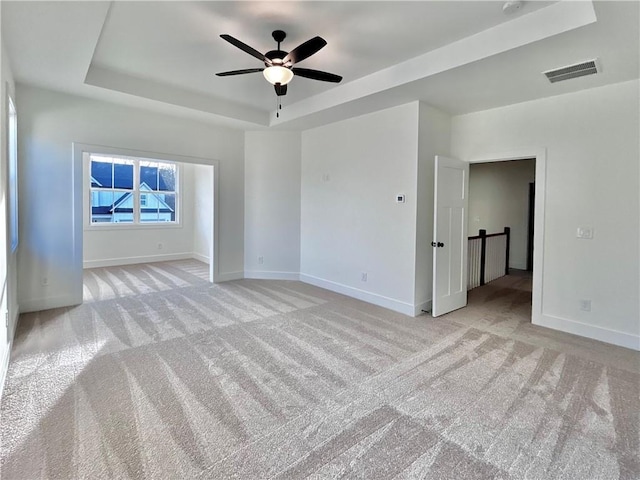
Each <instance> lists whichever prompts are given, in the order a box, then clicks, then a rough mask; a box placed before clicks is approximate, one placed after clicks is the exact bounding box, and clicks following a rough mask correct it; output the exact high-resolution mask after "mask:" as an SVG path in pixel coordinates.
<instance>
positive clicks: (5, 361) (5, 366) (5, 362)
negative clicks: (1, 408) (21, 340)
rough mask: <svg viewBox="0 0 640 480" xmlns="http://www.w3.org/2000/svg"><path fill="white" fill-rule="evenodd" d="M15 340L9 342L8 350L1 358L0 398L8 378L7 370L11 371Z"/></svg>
mask: <svg viewBox="0 0 640 480" xmlns="http://www.w3.org/2000/svg"><path fill="white" fill-rule="evenodd" d="M12 346H13V342H9V344H8V345H7V351H6V352H5V354H4V358H2V359H0V399H2V392H3V391H4V382H5V381H6V380H7V372H8V371H9V359H10V358H11V347H12Z"/></svg>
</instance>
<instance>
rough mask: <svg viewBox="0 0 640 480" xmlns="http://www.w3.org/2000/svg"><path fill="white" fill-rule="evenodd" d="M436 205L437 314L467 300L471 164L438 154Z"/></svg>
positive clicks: (434, 262)
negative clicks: (468, 212)
mask: <svg viewBox="0 0 640 480" xmlns="http://www.w3.org/2000/svg"><path fill="white" fill-rule="evenodd" d="M435 169H436V171H435V194H434V195H435V196H434V201H435V202H434V209H433V243H432V244H431V245H432V246H433V297H432V298H433V305H432V309H431V311H432V315H433V316H434V317H437V316H438V315H443V314H445V313H448V312H451V311H452V310H456V309H458V308H462V307H464V306H465V305H466V304H467V209H468V203H469V199H468V193H469V164H468V163H466V162H463V161H460V160H456V159H454V158H447V157H442V156H439V155H438V156H436V166H435Z"/></svg>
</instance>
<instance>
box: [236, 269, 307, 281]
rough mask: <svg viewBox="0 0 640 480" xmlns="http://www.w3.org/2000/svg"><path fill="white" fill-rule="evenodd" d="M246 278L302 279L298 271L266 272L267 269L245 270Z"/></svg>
mask: <svg viewBox="0 0 640 480" xmlns="http://www.w3.org/2000/svg"><path fill="white" fill-rule="evenodd" d="M244 278H253V279H256V280H296V281H299V280H300V274H299V273H298V272H266V271H263V272H261V271H255V270H254V271H247V270H245V272H244Z"/></svg>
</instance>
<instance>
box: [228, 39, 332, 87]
mask: <svg viewBox="0 0 640 480" xmlns="http://www.w3.org/2000/svg"><path fill="white" fill-rule="evenodd" d="M271 35H272V36H273V39H274V40H275V41H276V42H277V43H278V48H277V49H276V50H271V51H269V52H267V53H265V54H262V53H260V52H259V51H257V50H256V49H255V48H252V47H250V46H249V45H247V44H246V43H243V42H241V41H240V40H238V39H237V38H234V37H232V36H231V35H227V34H223V35H220V37H222V38H223V39H224V40H226V41H227V42H229V43H230V44H231V45H233V46H235V47H238V48H239V49H240V50H242V51H244V52H246V53H248V54H249V55H251V56H253V57H255V58H257V59H258V60H260V61H262V62H264V68H247V69H244V70H232V71H230V72H220V73H216V75H217V76H219V77H228V76H231V75H244V74H245V73H257V72H262V73H263V75H264V78H266V79H267V81H268V82H269V83H271V84H272V85H273V86H274V88H275V91H276V95H277V96H278V97H281V96H283V95H286V94H287V84H288V83H289V82H290V81H291V79H292V78H293V77H294V75H297V76H299V77H305V78H310V79H312V80H320V81H321V82H333V83H339V82H340V81H342V77H341V76H339V75H335V74H333V73H328V72H322V71H320V70H312V69H309V68H298V67H294V66H293V65H295V64H297V63H300V62H301V61H303V60H304V59H306V58H309V57H310V56H311V55H313V54H315V53H317V52H318V51H319V50H320V49H321V48H322V47H324V46H325V45H326V44H327V42H326V40H324V39H323V38H322V37H313V38H312V39H311V40H307V41H306V42H304V43H302V44H300V45H298V46H297V47H296V48H294V49H293V50H291V51H290V52H285V51H283V50H280V43H282V41H283V40H284V39H285V38H286V37H287V34H286V33H285V32H283V31H282V30H275V31H274V32H273V33H272V34H271Z"/></svg>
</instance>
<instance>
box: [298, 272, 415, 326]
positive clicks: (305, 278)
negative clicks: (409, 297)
mask: <svg viewBox="0 0 640 480" xmlns="http://www.w3.org/2000/svg"><path fill="white" fill-rule="evenodd" d="M300 281H301V282H304V283H309V284H311V285H315V286H316V287H320V288H325V289H327V290H331V291H332V292H336V293H341V294H343V295H347V296H348V297H353V298H357V299H358V300H362V301H364V302H368V303H373V304H374V305H378V306H379V307H384V308H388V309H389V310H393V311H395V312H399V313H404V314H405V315H409V316H410V317H414V316H416V310H417V308H418V307H417V306H415V305H412V304H410V303H406V302H401V301H399V300H396V299H394V298H389V297H385V296H383V295H378V294H377V293H371V292H367V291H365V290H360V289H359V288H353V287H349V286H348V285H343V284H341V283H336V282H332V281H330V280H324V279H322V278H318V277H314V276H312V275H306V274H304V273H301V274H300Z"/></svg>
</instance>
